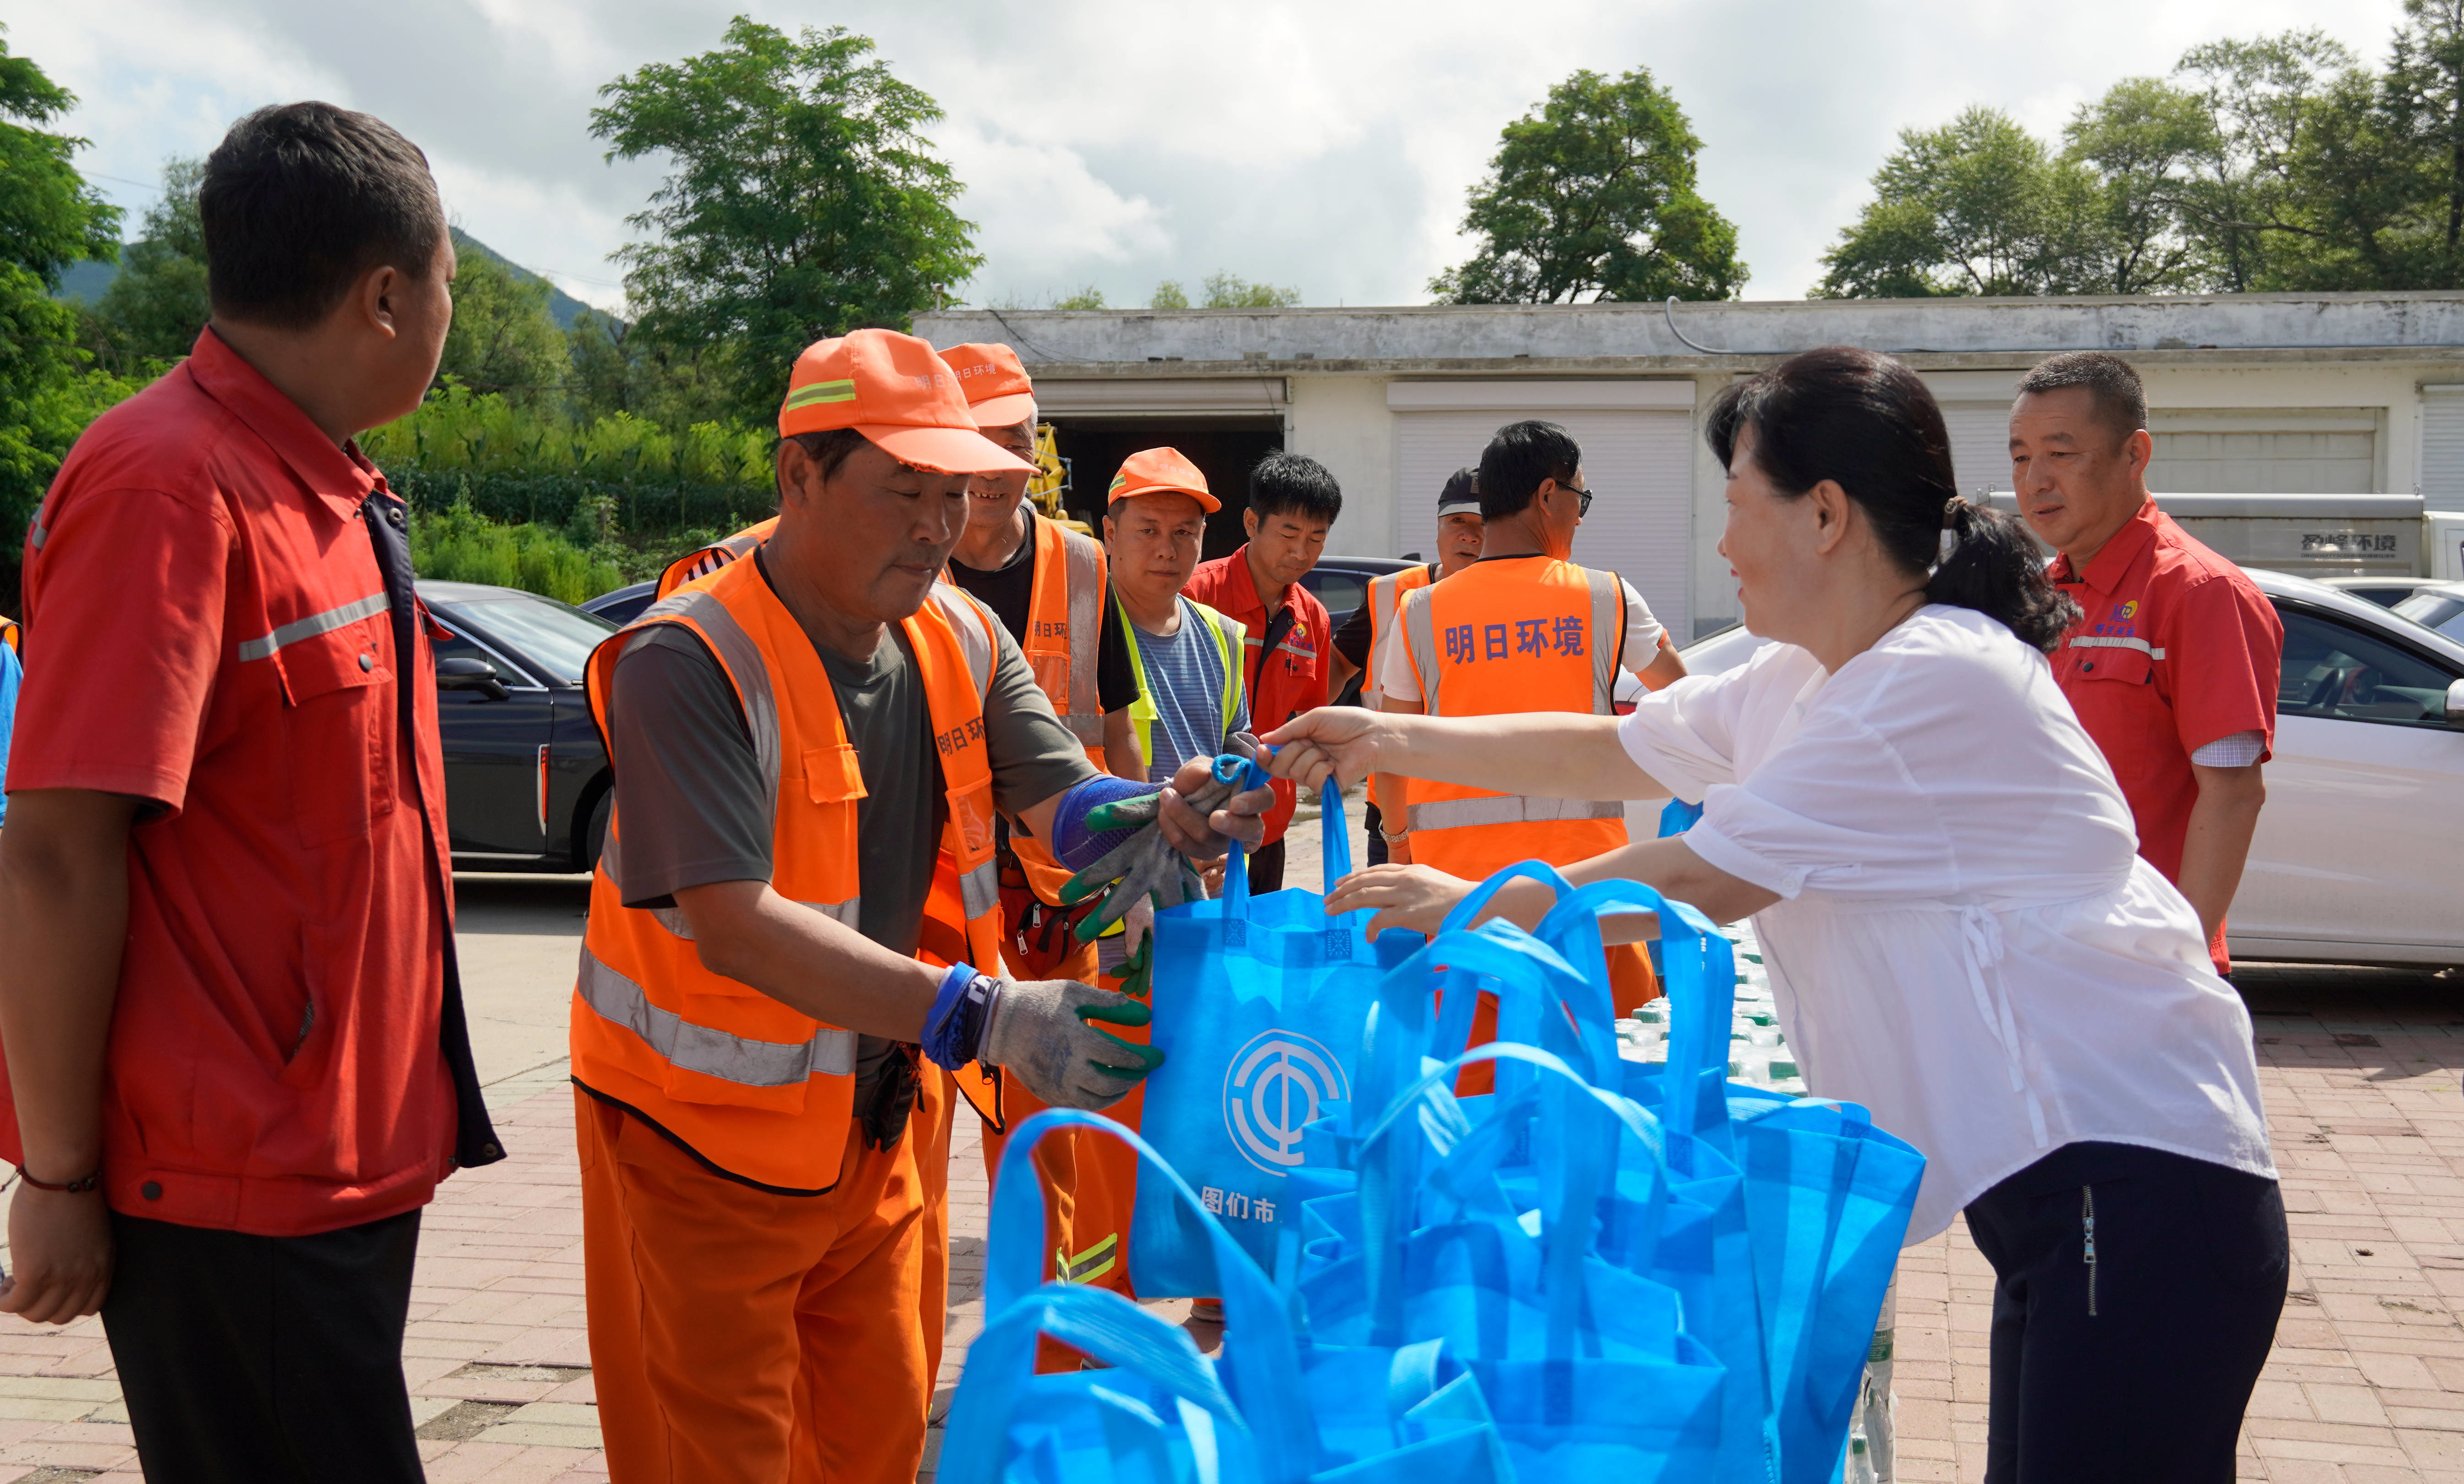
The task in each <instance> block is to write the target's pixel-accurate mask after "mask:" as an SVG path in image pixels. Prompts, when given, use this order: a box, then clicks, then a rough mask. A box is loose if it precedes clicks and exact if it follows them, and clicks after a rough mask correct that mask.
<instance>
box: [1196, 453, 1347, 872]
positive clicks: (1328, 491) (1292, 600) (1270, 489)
mask: <svg viewBox="0 0 2464 1484" xmlns="http://www.w3.org/2000/svg"><path fill="white" fill-rule="evenodd" d="M1341 513H1343V491H1342V489H1341V488H1340V487H1339V486H1337V485H1336V484H1335V482H1334V475H1333V473H1332V472H1331V471H1330V470H1329V469H1327V467H1326V466H1325V465H1323V464H1320V463H1319V462H1318V461H1317V460H1315V459H1312V458H1310V457H1309V456H1308V455H1306V454H1299V453H1270V454H1268V455H1266V456H1265V458H1264V459H1261V460H1260V461H1259V462H1258V467H1257V468H1256V469H1251V470H1250V471H1249V506H1248V509H1246V510H1244V511H1243V512H1242V513H1241V525H1242V528H1243V530H1245V531H1247V532H1248V533H1249V540H1248V543H1247V544H1246V545H1244V546H1243V547H1242V548H1241V549H1240V550H1239V551H1237V552H1234V553H1233V554H1232V555H1231V556H1229V557H1220V558H1218V559H1217V560H1214V561H1209V562H1202V563H1200V564H1199V568H1198V570H1197V571H1196V572H1193V573H1191V574H1190V576H1189V585H1188V586H1187V587H1185V588H1183V589H1181V591H1182V592H1183V593H1185V594H1187V595H1188V596H1189V598H1190V599H1191V600H1192V601H1195V602H1202V603H1204V604H1206V606H1208V607H1210V608H1212V609H1214V610H1215V611H1217V612H1218V613H1221V614H1222V615H1223V616H1224V617H1225V618H1227V619H1231V620H1232V621H1234V622H1238V623H1240V624H1242V625H1243V627H1244V628H1246V629H1247V631H1248V638H1247V640H1246V641H1245V642H1244V645H1243V656H1244V658H1245V660H1246V662H1247V675H1246V677H1245V678H1246V680H1247V682H1248V695H1249V725H1250V727H1251V728H1252V729H1254V730H1255V731H1260V732H1265V731H1271V730H1273V729H1274V728H1277V727H1280V726H1282V725H1283V724H1284V723H1285V722H1287V721H1289V720H1290V719H1291V718H1293V717H1295V716H1298V715H1299V714H1301V713H1302V712H1303V711H1306V710H1309V709H1311V708H1312V707H1319V706H1324V705H1325V704H1326V702H1327V697H1328V695H1329V694H1330V693H1331V690H1330V687H1329V685H1328V681H1329V679H1330V677H1331V672H1332V666H1333V664H1334V662H1335V661H1336V659H1337V658H1338V656H1336V654H1335V652H1334V621H1333V620H1332V619H1331V618H1330V617H1329V616H1328V615H1327V611H1326V604H1324V603H1322V602H1320V601H1318V600H1317V595H1316V594H1315V593H1312V592H1310V591H1309V589H1308V588H1306V587H1303V586H1302V585H1301V578H1303V577H1306V576H1307V575H1308V574H1309V569H1310V568H1311V567H1314V566H1316V565H1317V559H1318V557H1319V555H1320V554H1321V553H1323V552H1324V551H1325V550H1326V534H1327V532H1328V530H1330V529H1331V527H1332V526H1333V525H1334V517H1335V516H1337V515H1339V514H1341ZM1344 672H1345V675H1346V678H1347V679H1348V678H1349V676H1350V673H1351V666H1350V664H1349V662H1346V664H1345V671H1344ZM1299 798H1300V796H1299V792H1298V790H1297V789H1296V788H1295V786H1294V785H1293V783H1292V781H1291V780H1290V779H1289V778H1277V779H1275V807H1274V808H1273V809H1272V810H1271V811H1269V812H1268V813H1267V815H1266V842H1265V844H1264V845H1262V846H1260V847H1259V848H1258V850H1257V851H1256V852H1255V853H1254V854H1252V855H1251V856H1250V857H1249V860H1248V867H1249V889H1250V890H1252V891H1277V890H1281V889H1282V887H1283V884H1284V831H1285V830H1286V829H1287V828H1288V827H1289V826H1290V824H1291V822H1292V811H1293V809H1294V808H1295V807H1296V806H1297V805H1298V803H1299ZM1329 884H1330V885H1331V883H1329Z"/></svg>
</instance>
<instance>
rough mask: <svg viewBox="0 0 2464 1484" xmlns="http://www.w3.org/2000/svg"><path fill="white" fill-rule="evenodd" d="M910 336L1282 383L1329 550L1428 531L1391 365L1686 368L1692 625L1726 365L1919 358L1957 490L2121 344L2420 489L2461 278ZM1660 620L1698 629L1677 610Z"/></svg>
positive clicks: (1707, 543)
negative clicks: (2369, 434) (2069, 368)
mask: <svg viewBox="0 0 2464 1484" xmlns="http://www.w3.org/2000/svg"><path fill="white" fill-rule="evenodd" d="M916 332H917V333H918V334H919V335H923V336H925V337H926V338H930V339H932V340H934V341H935V343H944V344H946V343H951V342H955V341H958V340H976V339H999V340H1005V341H1007V342H1008V343H1009V344H1011V345H1014V346H1016V347H1018V349H1019V351H1020V353H1021V355H1022V357H1023V359H1024V360H1026V361H1027V363H1028V366H1029V368H1030V369H1031V370H1032V371H1033V372H1034V373H1035V375H1036V376H1037V377H1039V378H1040V379H1046V380H1053V381H1067V382H1077V383H1079V384H1081V385H1083V386H1089V387H1093V386H1096V385H1098V384H1105V389H1106V391H1107V394H1108V395H1110V394H1111V388H1112V387H1118V388H1119V389H1120V390H1121V391H1122V392H1127V393H1129V394H1130V395H1132V396H1135V395H1137V394H1136V393H1134V392H1131V391H1130V387H1131V385H1133V384H1134V383H1138V382H1153V383H1157V385H1158V387H1159V391H1158V394H1157V396H1158V400H1159V401H1160V400H1163V399H1166V398H1169V399H1171V400H1173V401H1175V402H1178V401H1180V400H1183V399H1186V398H1187V397H1189V396H1191V395H1193V394H1197V393H1199V390H1200V387H1199V384H1198V383H1200V382H1210V381H1216V380H1218V379H1227V378H1235V377H1240V378H1258V377H1282V378H1285V379H1286V382H1287V385H1288V387H1289V399H1290V400H1289V406H1288V411H1287V417H1286V426H1287V440H1288V445H1289V447H1292V448H1294V449H1296V450H1298V451H1300V452H1304V453H1308V454H1310V455H1311V456H1313V457H1315V458H1318V459H1321V460H1324V461H1325V462H1326V464H1327V465H1328V466H1329V467H1330V468H1331V469H1333V470H1334V471H1335V474H1336V477H1337V478H1339V479H1340V480H1341V481H1342V482H1343V487H1344V499H1345V510H1344V517H1343V519H1342V520H1341V521H1339V522H1337V524H1336V527H1335V530H1334V532H1333V534H1332V535H1331V539H1330V541H1329V550H1330V551H1332V552H1335V553H1338V554H1343V555H1353V556H1394V555H1397V554H1398V553H1400V552H1402V551H1405V550H1409V549H1419V550H1426V549H1427V548H1428V545H1429V541H1430V539H1431V532H1430V529H1429V525H1430V522H1429V521H1428V520H1427V519H1426V518H1424V517H1425V516H1426V512H1425V511H1424V510H1423V509H1422V505H1423V504H1424V503H1425V502H1424V501H1422V500H1421V498H1420V495H1419V491H1397V488H1396V460H1397V417H1396V415H1395V414H1394V413H1392V412H1390V411H1389V410H1388V406H1387V391H1388V388H1389V386H1390V384H1392V383H1393V382H1395V381H1396V379H1397V377H1398V376H1399V377H1402V378H1403V379H1406V380H1411V381H1426V380H1430V379H1432V378H1440V379H1442V378H1447V377H1466V378H1476V379H1480V380H1483V381H1495V380H1498V379H1502V378H1530V379H1531V380H1532V381H1534V382H1541V383H1545V382H1548V381H1551V380H1552V379H1556V380H1575V379H1579V380H1582V381H1586V382H1597V381H1599V380H1601V379H1617V378H1621V377H1638V376H1639V377H1657V378H1662V379H1664V378H1668V377H1670V376H1683V377H1686V378H1688V379H1690V380H1691V382H1692V383H1693V386H1694V406H1695V412H1694V417H1693V431H1694V443H1693V464H1692V470H1691V480H1692V489H1691V495H1692V505H1691V526H1692V530H1691V550H1692V554H1693V560H1692V567H1691V583H1690V585H1691V589H1692V604H1691V605H1692V608H1693V610H1694V611H1693V613H1692V614H1691V615H1690V618H1691V620H1692V631H1693V633H1695V634H1697V635H1699V634H1702V633H1705V632H1707V631H1709V630H1711V629H1714V628H1717V627H1720V626H1722V625H1724V624H1726V623H1727V622H1732V621H1733V620H1734V619H1735V618H1736V616H1737V613H1736V600H1735V584H1734V582H1733V581H1732V580H1731V579H1730V578H1729V577H1728V571H1727V561H1726V560H1725V559H1723V558H1722V557H1720V555H1719V552H1718V543H1719V538H1720V533H1721V530H1722V527H1723V525H1724V524H1725V521H1726V504H1725V498H1724V485H1725V482H1726V480H1725V475H1724V473H1723V471H1722V469H1720V467H1719V464H1718V462H1717V461H1716V460H1715V459H1713V458H1712V456H1711V454H1710V450H1709V449H1708V448H1707V447H1705V446H1704V445H1703V443H1702V441H1701V429H1702V409H1703V407H1704V406H1705V404H1707V403H1708V401H1709V400H1710V398H1711V397H1712V396H1713V395H1715V394H1716V393H1717V392H1718V391H1719V389H1720V388H1721V387H1722V386H1724V385H1726V384H1727V383H1728V382H1730V381H1731V380H1733V379H1734V378H1736V377H1738V376H1741V375H1745V374H1748V373H1749V372H1751V371H1753V370H1756V369H1759V368H1761V367H1763V366H1766V365H1769V364H1771V363H1772V362H1773V361H1774V360H1777V359H1779V358H1780V357H1782V356H1785V355H1787V354H1790V353H1792V352H1794V351H1797V350H1802V349H1805V348H1807V347H1809V346H1813V345H1820V344H1833V343H1848V344H1858V345H1866V346H1870V347H1872V348H1875V349H1878V350H1886V351H1890V352H1892V353H1894V354H1897V355H1901V356H1903V357H1904V358H1905V359H1906V360H1908V361H1909V362H1910V363H1911V364H1913V365H1915V366H1916V367H1917V368H1918V369H1919V370H1920V371H1921V372H1922V373H1923V374H1924V375H1925V380H1926V382H1927V383H1928V384H1929V385H1930V386H1931V387H1932V388H1933V390H1934V393H1935V395H1936V397H1937V398H1939V399H1940V400H1941V401H1942V403H1943V404H1944V407H1945V412H1946V416H1947V418H1948V419H1949V421H1950V422H1951V424H1952V436H1953V445H1954V452H1955V455H1956V456H1957V459H1958V462H1959V465H1960V469H1959V472H1960V478H1961V484H1962V488H1963V489H1966V488H1968V487H1969V486H1977V487H1979V488H1983V487H1988V486H1990V487H1991V488H1995V489H2001V488H2007V487H2008V484H2009V479H2010V474H2009V467H2008V464H2007V462H2004V461H2003V460H2002V459H2001V457H2000V453H1999V433H1998V426H1999V416H1998V413H1997V411H1996V409H1997V408H1998V407H2002V406H2007V404H2008V402H2009V399H2010V397H2011V394H2012V389H2013V385H2014V384H2015V383H2016V382H2017V380H2018V378H2019V376H2020V375H2021V373H2022V372H2023V371H2024V370H2025V368H2026V367H2028V366H2030V365H2032V364H2034V363H2035V361H2037V360H2041V359H2042V358H2043V357H2044V356H2046V355H2048V354H2051V353H2052V352H2055V351H2057V350H2068V349H2086V348H2097V349H2110V350H2114V351H2117V352H2120V353H2123V354H2126V355H2128V356H2129V357H2130V359H2131V361H2132V363H2133V364H2134V365H2136V366H2138V367H2139V369H2140V372H2141V374H2142V376H2143V377H2144V378H2145V382H2146V385H2147V393H2148V403H2149V406H2150V408H2151V410H2154V411H2157V412H2163V411H2167V410H2174V409H2200V410H2208V411H2216V412H2218V413H2219V414H2220V415H2221V414H2224V413H2225V412H2226V410H2227V409H2240V410H2241V411H2242V412H2244V413H2247V412H2249V411H2254V410H2260V409H2284V410H2286V411H2288V412H2291V411H2300V410H2305V409H2370V410H2372V411H2373V413H2374V415H2375V417H2376V419H2377V421H2376V426H2375V437H2376V443H2377V447H2376V450H2375V468H2374V470H2373V473H2372V476H2371V477H2372V487H2373V488H2374V489H2377V490H2380V491H2397V492H2409V491H2413V490H2415V489H2417V488H2418V486H2419V481H2420V477H2421V475H2420V462H2421V461H2420V452H2421V405H2422V398H2421V394H2420V390H2419V388H2420V387H2421V385H2423V384H2424V383H2440V382H2464V295H2459V294H2328V295H2238V296H2235V295H2209V296H2183V297H2175V298H2079V299H1925V300H1810V301H1804V302H1775V303H1751V304H1737V303H1727V304H1688V305H1681V306H1679V307H1678V308H1677V309H1676V310H1675V312H1674V324H1673V326H1672V323H1671V316H1670V314H1669V313H1668V312H1666V311H1664V310H1663V309H1662V308H1661V306H1658V305H1648V304H1586V305H1551V306H1536V307H1535V306H1477V307H1457V306H1424V307H1414V308H1399V309H1289V310H1270V311H1247V310H1189V311H1175V312H1164V313H1155V312H1151V311H1144V310H1128V311H1095V312H1088V313H1064V312H1057V311H1001V312H1000V313H998V314H996V313H994V312H992V311H988V310H955V311H949V312H946V313H941V314H934V315H925V316H918V318H917V323H916ZM1689 340H1690V341H1692V342H1693V343H1692V344H1688V343H1687V341H1689ZM1706 347H1707V349H1706ZM1175 383H1177V384H1175ZM1164 385H1172V388H1173V389H1172V390H1171V391H1170V392H1163V391H1161V390H1160V387H1162V386H1164ZM1570 390H1571V388H1570ZM1526 415H1529V414H1526ZM2156 421H2158V422H2159V423H2160V426H2161V423H2162V420H2161V419H2159V420H2156ZM2220 421H2223V422H2228V423H2232V424H2233V426H2243V425H2244V424H2245V423H2247V424H2248V425H2249V426H2263V424H2264V421H2265V420H2264V419H2257V420H2255V421H2254V420H2249V419H2247V418H2246V417H2245V418H2234V417H2230V416H2220ZM2289 421H2291V420H2288V422H2289ZM1663 617H1664V618H1667V619H1670V620H1671V621H1673V626H1675V627H1676V628H1678V629H1679V631H1680V632H1681V633H1683V632H1684V631H1685V628H1686V625H1685V623H1684V622H1683V618H1684V617H1688V616H1680V615H1673V614H1671V615H1663Z"/></svg>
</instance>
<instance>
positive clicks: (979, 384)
mask: <svg viewBox="0 0 2464 1484" xmlns="http://www.w3.org/2000/svg"><path fill="white" fill-rule="evenodd" d="M941 360H942V362H943V363H944V364H946V365H948V366H949V368H950V369H951V370H952V371H955V372H957V376H958V394H959V395H960V396H962V397H964V398H966V399H967V410H968V411H969V412H971V413H973V414H975V419H976V426H978V427H1016V426H1018V425H1019V424H1021V423H1023V422H1025V421H1026V420H1027V419H1028V418H1031V417H1033V416H1035V382H1034V381H1033V380H1031V379H1030V378H1029V377H1028V376H1027V374H1026V367H1024V366H1023V365H1021V364H1020V363H1019V360H1018V352H1016V351H1014V350H1012V349H1010V348H1009V347H1008V346H1006V345H994V344H985V343H975V344H967V345H953V346H951V347H950V348H949V349H948V350H945V351H943V352H941Z"/></svg>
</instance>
